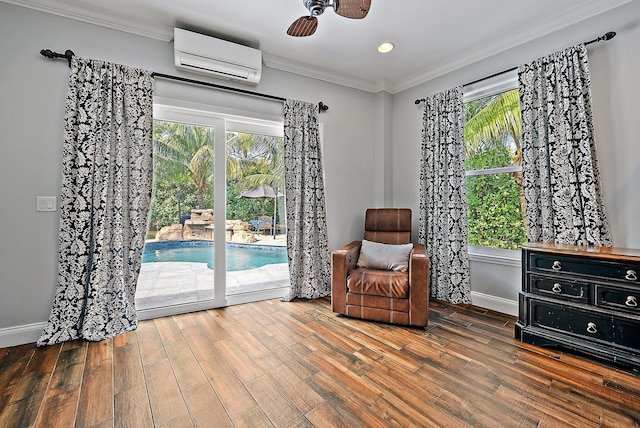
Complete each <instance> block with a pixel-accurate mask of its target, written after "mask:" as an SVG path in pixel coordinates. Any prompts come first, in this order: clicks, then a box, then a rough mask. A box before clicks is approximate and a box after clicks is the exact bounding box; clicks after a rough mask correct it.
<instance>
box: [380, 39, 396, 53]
mask: <svg viewBox="0 0 640 428" xmlns="http://www.w3.org/2000/svg"><path fill="white" fill-rule="evenodd" d="M393 48H395V45H394V44H393V43H391V42H382V43H380V46H378V52H380V53H382V54H385V53H389V52H391V51H392V50H393Z"/></svg>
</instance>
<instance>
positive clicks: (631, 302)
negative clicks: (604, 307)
mask: <svg viewBox="0 0 640 428" xmlns="http://www.w3.org/2000/svg"><path fill="white" fill-rule="evenodd" d="M624 304H625V305H627V306H631V307H632V308H635V307H636V306H638V299H636V296H627V301H626V302H624Z"/></svg>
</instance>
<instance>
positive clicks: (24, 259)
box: [0, 3, 384, 336]
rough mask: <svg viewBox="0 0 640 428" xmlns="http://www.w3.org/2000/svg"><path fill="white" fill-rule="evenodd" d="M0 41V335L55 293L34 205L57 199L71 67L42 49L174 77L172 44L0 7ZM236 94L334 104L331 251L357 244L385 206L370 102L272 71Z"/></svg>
mask: <svg viewBox="0 0 640 428" xmlns="http://www.w3.org/2000/svg"><path fill="white" fill-rule="evenodd" d="M0 36H1V37H0V76H1V77H0V94H2V95H1V98H0V121H1V126H0V129H2V132H1V133H0V148H1V151H2V157H1V158H0V183H2V184H1V185H0V201H1V204H2V208H1V209H0V237H1V243H0V252H1V257H0V336H1V333H2V329H9V328H14V327H17V326H25V325H28V324H32V323H42V322H45V321H46V320H47V318H48V316H49V311H50V307H51V302H52V298H53V294H54V291H55V287H56V275H57V251H58V221H59V212H55V213H42V212H36V211H35V197H36V196H38V195H40V196H43V195H57V196H58V195H59V194H60V180H61V175H62V172H61V166H60V165H61V162H62V160H61V152H62V140H63V138H64V129H63V117H64V98H65V95H66V84H67V79H68V75H69V69H68V67H67V64H66V62H65V61H63V60H55V61H53V60H49V59H47V58H44V57H42V56H41V55H40V54H39V51H40V50H41V49H44V48H48V49H52V50H55V51H58V52H64V50H65V49H71V50H73V51H74V52H75V53H76V55H78V56H85V57H91V58H96V59H103V60H106V61H111V62H116V63H122V64H127V65H131V66H135V67H140V68H145V69H148V70H153V71H158V72H163V73H167V74H174V75H175V74H178V73H177V72H176V70H175V67H174V65H173V45H172V44H171V43H165V42H161V41H157V40H152V39H148V38H144V37H139V36H135V35H132V34H128V33H123V32H119V31H114V30H110V29H107V28H103V27H99V26H95V25H90V24H85V23H81V22H77V21H73V20H69V19H65V18H62V17H58V16H54V15H48V14H45V13H41V12H37V11H33V10H30V9H26V8H22V7H18V6H14V5H9V4H7V3H0ZM187 76H189V75H187ZM190 77H192V78H193V77H194V76H193V75H190ZM196 78H200V77H196ZM203 80H206V79H203ZM212 81H213V82H216V83H221V82H220V81H215V80H212ZM222 83H224V84H226V83H225V82H222ZM228 84H229V85H233V84H232V83H228ZM160 85H161V83H160V82H158V86H160ZM239 87H242V88H244V89H250V90H255V91H256V92H262V93H267V94H272V95H276V96H280V97H284V98H292V99H299V100H304V101H309V102H314V103H316V102H319V101H323V102H324V103H325V104H327V105H329V106H330V109H329V110H328V111H327V112H326V113H322V115H321V116H320V121H321V123H323V131H324V146H323V148H324V160H325V163H324V165H325V176H326V194H327V211H328V213H327V215H328V220H327V221H328V227H329V244H330V247H331V248H332V249H333V248H336V247H338V246H340V245H342V244H344V243H346V242H348V241H350V240H352V239H356V238H357V237H358V235H361V232H360V231H361V230H362V224H363V221H364V220H363V213H364V210H365V209H366V208H367V207H369V206H371V205H372V204H373V203H374V201H376V200H383V199H384V189H379V188H377V187H376V186H375V180H374V177H375V169H373V168H371V165H372V164H373V163H374V152H375V153H379V152H381V150H377V149H375V147H374V146H375V145H381V146H382V145H383V144H384V141H382V140H381V139H380V138H377V137H376V135H377V133H376V129H373V128H372V123H373V121H372V118H373V117H374V116H378V115H379V108H378V107H376V101H375V100H376V95H375V94H371V93H368V92H363V91H359V90H355V89H350V88H347V87H343V86H339V85H334V84H330V83H326V82H322V81H318V80H314V79H309V78H305V77H301V76H298V75H295V74H290V73H285V72H282V71H278V70H273V69H268V68H266V69H265V70H264V72H263V77H262V81H261V83H260V84H259V86H257V87H255V88H251V87H246V86H239ZM187 91H188V92H189V93H190V94H191V96H192V99H193V98H197V97H200V100H201V101H203V102H211V103H212V104H218V103H220V102H221V101H220V99H221V98H224V96H223V95H222V94H224V93H221V92H220V91H215V90H211V89H203V88H198V87H190V88H188V89H187V88H185V92H187ZM198 91H199V94H197V92H198ZM194 92H196V94H195V95H194ZM245 98H247V99H249V100H252V102H255V103H258V104H259V103H260V101H258V99H256V98H252V97H245ZM280 112H282V109H281V107H280ZM381 126H382V125H381ZM377 162H378V163H380V162H381V161H380V160H379V159H378V160H377Z"/></svg>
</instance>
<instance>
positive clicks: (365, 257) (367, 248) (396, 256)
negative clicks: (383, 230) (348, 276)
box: [358, 239, 413, 272]
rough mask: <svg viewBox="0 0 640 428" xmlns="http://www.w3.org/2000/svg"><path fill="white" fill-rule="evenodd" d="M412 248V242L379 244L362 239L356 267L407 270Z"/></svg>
mask: <svg viewBox="0 0 640 428" xmlns="http://www.w3.org/2000/svg"><path fill="white" fill-rule="evenodd" d="M412 249H413V244H400V245H394V244H380V243H379V242H373V241H367V240H366V239H364V240H363V241H362V246H361V247H360V257H359V258H358V267H363V268H369V269H382V270H393V271H396V272H407V271H408V270H409V256H410V255H411V250H412Z"/></svg>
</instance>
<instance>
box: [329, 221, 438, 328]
mask: <svg viewBox="0 0 640 428" xmlns="http://www.w3.org/2000/svg"><path fill="white" fill-rule="evenodd" d="M364 228H365V231H364V239H365V240H367V241H372V242H377V243H382V244H395V245H398V244H410V243H411V210H410V209H408V208H377V209H374V208H369V209H367V212H366V215H365V225H364ZM367 245H368V246H371V245H372V244H368V243H367ZM373 245H376V244H373ZM377 247H382V246H379V245H377ZM361 248H362V241H353V242H352V243H350V244H348V245H346V246H344V247H342V248H339V249H337V250H335V251H334V252H333V253H332V254H331V307H332V310H333V312H337V313H339V314H343V315H346V316H349V317H354V318H362V319H367V320H372V321H380V322H386V323H392V324H400V325H410V326H416V327H426V325H427V318H428V311H429V273H428V272H429V258H428V257H427V254H426V250H425V247H424V245H422V244H414V245H413V249H412V250H411V253H410V255H409V261H408V272H402V271H394V270H379V269H371V268H369V267H360V266H358V260H359V258H360V251H361ZM382 248H383V249H384V248H385V247H382ZM386 248H390V249H395V248H400V247H386ZM361 264H363V265H367V264H366V263H365V262H362V263H361Z"/></svg>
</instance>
